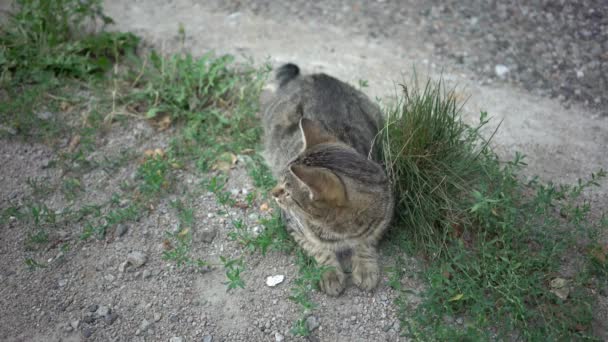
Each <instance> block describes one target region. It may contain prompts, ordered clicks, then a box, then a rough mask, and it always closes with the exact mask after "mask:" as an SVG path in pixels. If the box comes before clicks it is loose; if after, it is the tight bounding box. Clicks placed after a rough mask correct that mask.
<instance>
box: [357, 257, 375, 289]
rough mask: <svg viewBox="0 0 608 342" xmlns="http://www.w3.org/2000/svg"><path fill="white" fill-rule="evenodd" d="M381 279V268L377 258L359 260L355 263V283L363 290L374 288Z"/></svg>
mask: <svg viewBox="0 0 608 342" xmlns="http://www.w3.org/2000/svg"><path fill="white" fill-rule="evenodd" d="M379 280H380V269H379V268H378V263H377V262H376V261H375V260H359V262H356V263H354V264H353V283H355V285H357V286H358V287H359V288H361V289H363V290H367V291H369V290H373V289H374V288H376V286H377V285H378V281H379Z"/></svg>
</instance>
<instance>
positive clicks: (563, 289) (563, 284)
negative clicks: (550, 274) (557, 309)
mask: <svg viewBox="0 0 608 342" xmlns="http://www.w3.org/2000/svg"><path fill="white" fill-rule="evenodd" d="M549 286H551V293H553V294H554V295H556V296H557V297H559V299H561V300H566V299H567V298H568V295H569V294H570V287H569V286H568V281H567V280H566V279H564V278H554V279H553V280H551V283H549Z"/></svg>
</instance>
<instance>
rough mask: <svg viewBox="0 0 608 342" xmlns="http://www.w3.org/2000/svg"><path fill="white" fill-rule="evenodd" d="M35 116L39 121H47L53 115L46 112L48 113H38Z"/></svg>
mask: <svg viewBox="0 0 608 342" xmlns="http://www.w3.org/2000/svg"><path fill="white" fill-rule="evenodd" d="M36 116H37V117H38V119H40V120H49V119H50V118H52V117H53V113H51V112H48V111H44V112H38V113H36Z"/></svg>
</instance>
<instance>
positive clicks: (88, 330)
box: [82, 327, 95, 338]
mask: <svg viewBox="0 0 608 342" xmlns="http://www.w3.org/2000/svg"><path fill="white" fill-rule="evenodd" d="M94 332H95V330H94V329H93V328H91V327H86V328H84V329H82V335H83V336H84V337H85V338H89V337H91V335H93V333H94Z"/></svg>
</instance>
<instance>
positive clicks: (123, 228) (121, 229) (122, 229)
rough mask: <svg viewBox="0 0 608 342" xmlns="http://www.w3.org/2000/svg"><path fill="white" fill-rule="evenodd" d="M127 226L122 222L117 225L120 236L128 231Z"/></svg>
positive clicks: (117, 232) (117, 233)
mask: <svg viewBox="0 0 608 342" xmlns="http://www.w3.org/2000/svg"><path fill="white" fill-rule="evenodd" d="M127 230H128V228H127V226H126V225H124V224H122V223H120V224H119V225H118V226H116V236H118V237H122V236H123V235H125V234H126V233H127Z"/></svg>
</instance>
